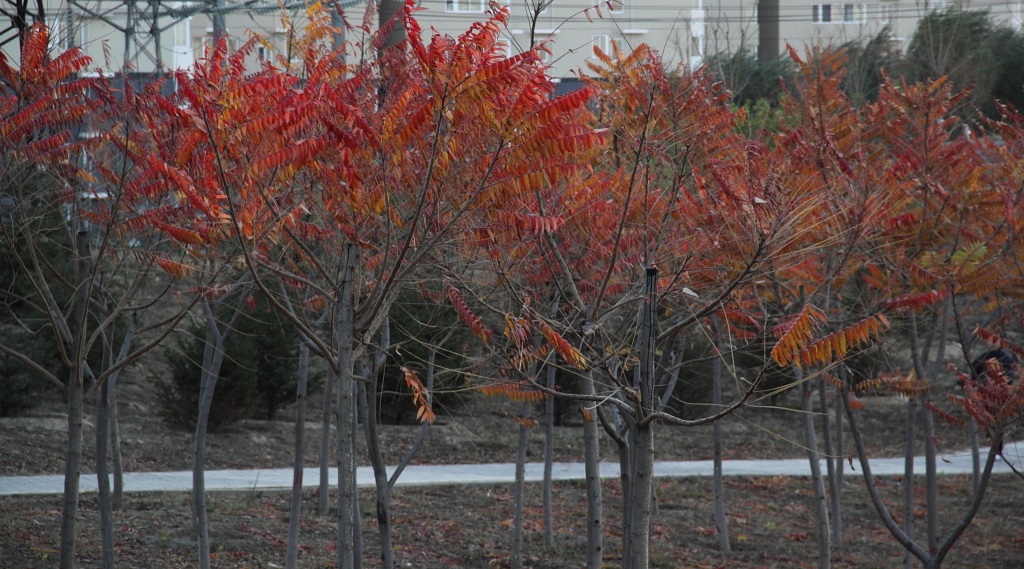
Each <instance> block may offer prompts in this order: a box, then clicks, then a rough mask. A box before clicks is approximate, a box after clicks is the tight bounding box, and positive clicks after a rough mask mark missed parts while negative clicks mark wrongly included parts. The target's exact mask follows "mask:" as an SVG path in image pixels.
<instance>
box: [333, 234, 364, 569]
mask: <svg viewBox="0 0 1024 569" xmlns="http://www.w3.org/2000/svg"><path fill="white" fill-rule="evenodd" d="M358 262H359V249H358V246H356V245H355V244H348V245H346V247H345V270H344V274H343V276H342V279H341V286H340V288H341V290H340V291H339V298H340V301H339V305H338V311H339V314H338V317H337V318H336V319H335V321H336V322H337V323H338V324H337V326H338V330H337V338H338V368H339V369H340V370H341V373H339V374H338V457H337V458H338V548H337V551H338V569H353V568H354V567H355V552H354V548H355V530H354V527H353V526H354V524H355V516H356V512H357V508H356V506H357V503H356V500H357V498H358V494H357V493H356V463H355V450H354V445H355V438H356V428H355V411H356V406H355V400H356V397H355V395H356V393H355V379H354V378H353V376H352V370H353V367H352V366H353V363H354V362H353V361H352V349H353V343H354V341H355V337H354V333H355V330H354V329H353V328H354V308H355V306H354V301H355V299H354V291H355V283H354V279H355V277H356V266H357V263H358Z"/></svg>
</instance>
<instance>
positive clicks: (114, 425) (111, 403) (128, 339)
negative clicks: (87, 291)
mask: <svg viewBox="0 0 1024 569" xmlns="http://www.w3.org/2000/svg"><path fill="white" fill-rule="evenodd" d="M138 325H139V322H138V315H137V314H136V313H135V312H132V316H131V319H130V321H129V324H128V330H127V331H126V332H125V335H124V339H123V340H122V341H121V350H120V351H119V352H118V354H117V360H116V361H115V362H114V363H115V364H119V363H121V361H123V360H124V359H125V358H127V357H128V353H129V352H130V351H131V348H132V343H133V342H134V341H135V331H136V330H137V329H138ZM104 371H106V370H104ZM120 377H121V370H117V371H115V372H114V373H112V374H110V377H108V378H107V388H108V390H109V391H108V396H107V402H108V403H107V405H108V408H109V417H110V421H109V424H110V451H111V459H112V463H113V467H114V485H113V494H112V496H111V500H110V505H111V508H113V510H114V511H115V512H119V511H121V509H122V508H123V507H124V458H123V457H122V456H121V419H120V415H119V414H118V411H117V386H118V380H119V379H120Z"/></svg>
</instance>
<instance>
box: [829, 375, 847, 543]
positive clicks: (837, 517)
mask: <svg viewBox="0 0 1024 569" xmlns="http://www.w3.org/2000/svg"><path fill="white" fill-rule="evenodd" d="M848 387H849V383H847V376H846V366H844V365H840V366H839V389H838V392H837V393H836V397H835V400H834V401H833V402H832V403H833V404H834V409H833V411H834V412H835V425H834V427H833V431H834V432H835V455H834V456H833V457H832V461H833V463H834V464H835V466H834V467H833V468H834V469H835V473H836V482H837V483H836V485H835V488H833V489H832V544H833V545H834V546H835V547H842V545H843V476H844V472H843V471H844V470H845V468H846V466H845V465H844V464H843V458H844V455H845V452H844V448H843V398H844V397H846V389H847V388H848ZM824 412H826V413H827V412H828V411H827V407H826V410H825V411H824Z"/></svg>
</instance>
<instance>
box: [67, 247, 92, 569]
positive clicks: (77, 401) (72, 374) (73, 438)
mask: <svg viewBox="0 0 1024 569" xmlns="http://www.w3.org/2000/svg"><path fill="white" fill-rule="evenodd" d="M91 272H92V253H91V252H90V251H89V234H88V233H87V232H85V231H80V232H78V234H77V235H76V236H75V296H74V304H73V310H72V314H71V327H70V331H71V338H70V340H71V342H70V343H71V369H70V371H69V372H68V385H67V391H68V394H67V395H68V438H67V447H66V452H65V455H64V498H63V501H62V506H61V524H60V569H73V568H74V566H75V539H76V535H75V531H76V526H77V522H78V488H79V486H78V485H79V480H80V476H81V474H82V413H83V409H84V407H85V405H84V399H85V385H84V383H83V380H84V372H85V370H84V369H83V365H84V363H85V349H84V346H83V342H84V336H85V331H84V329H83V328H84V327H85V311H86V304H87V303H88V300H89V299H88V293H89V286H88V280H89V275H90V274H91Z"/></svg>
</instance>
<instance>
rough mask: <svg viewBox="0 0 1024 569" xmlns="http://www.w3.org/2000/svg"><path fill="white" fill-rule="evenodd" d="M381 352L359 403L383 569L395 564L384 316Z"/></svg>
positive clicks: (388, 327) (388, 339) (388, 334)
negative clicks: (381, 381)
mask: <svg viewBox="0 0 1024 569" xmlns="http://www.w3.org/2000/svg"><path fill="white" fill-rule="evenodd" d="M380 340H381V345H380V352H379V353H378V355H377V357H376V358H375V361H374V365H373V366H372V368H371V369H370V370H368V371H367V373H366V375H367V376H368V377H369V381H368V382H367V383H366V384H364V385H363V386H361V387H362V389H360V395H361V400H360V407H361V408H362V410H363V412H362V416H363V427H364V429H365V433H366V448H367V451H368V453H369V455H370V465H371V466H372V467H373V480H374V489H375V490H376V498H377V503H376V505H377V529H378V531H379V532H380V559H381V565H382V567H384V569H393V568H394V566H395V552H394V545H393V543H392V535H391V534H392V531H391V485H390V484H389V483H388V473H387V465H385V464H384V455H383V454H382V453H381V449H380V436H379V434H378V432H377V378H379V377H380V376H381V374H382V373H384V364H385V362H386V358H387V350H388V348H389V347H390V345H391V324H390V320H389V319H387V318H385V319H384V323H383V324H382V325H381V328H380Z"/></svg>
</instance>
